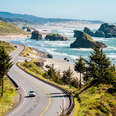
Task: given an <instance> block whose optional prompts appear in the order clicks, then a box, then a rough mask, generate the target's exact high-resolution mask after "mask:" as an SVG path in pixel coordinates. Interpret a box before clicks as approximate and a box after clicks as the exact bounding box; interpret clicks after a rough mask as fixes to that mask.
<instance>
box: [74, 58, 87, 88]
mask: <svg viewBox="0 0 116 116" xmlns="http://www.w3.org/2000/svg"><path fill="white" fill-rule="evenodd" d="M75 71H77V72H79V73H80V84H79V86H80V88H81V85H82V74H84V73H85V71H86V67H85V60H84V59H83V58H82V57H81V56H80V58H79V60H77V62H76V63H75Z"/></svg>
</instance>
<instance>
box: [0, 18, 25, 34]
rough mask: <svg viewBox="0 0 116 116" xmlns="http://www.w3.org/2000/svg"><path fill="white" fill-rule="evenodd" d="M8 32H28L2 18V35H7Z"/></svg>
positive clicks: (0, 25)
mask: <svg viewBox="0 0 116 116" xmlns="http://www.w3.org/2000/svg"><path fill="white" fill-rule="evenodd" d="M7 34H16V35H17V34H26V32H24V31H23V30H21V29H20V28H18V27H16V26H15V25H13V24H11V23H8V22H4V21H1V20H0V35H7Z"/></svg>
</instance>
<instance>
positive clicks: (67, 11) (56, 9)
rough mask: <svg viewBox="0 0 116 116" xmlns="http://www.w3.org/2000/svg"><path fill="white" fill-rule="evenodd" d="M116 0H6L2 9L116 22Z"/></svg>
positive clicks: (2, 3)
mask: <svg viewBox="0 0 116 116" xmlns="http://www.w3.org/2000/svg"><path fill="white" fill-rule="evenodd" d="M115 4H116V1H115V0H110V1H106V0H102V1H101V0H96V1H93V0H86V1H85V0H78V1H77V0H71V1H67V0H59V1H55V0H46V1H42V0H20V1H16V0H12V1H9V0H5V1H1V4H0V11H3V12H11V13H18V14H29V15H34V16H38V17H45V18H65V19H81V20H101V21H105V22H116V20H115V19H116V14H115V10H114V8H115Z"/></svg>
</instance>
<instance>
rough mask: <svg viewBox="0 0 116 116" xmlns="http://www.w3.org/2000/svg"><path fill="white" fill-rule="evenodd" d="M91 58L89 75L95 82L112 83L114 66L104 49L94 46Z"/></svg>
mask: <svg viewBox="0 0 116 116" xmlns="http://www.w3.org/2000/svg"><path fill="white" fill-rule="evenodd" d="M89 58H90V61H89V77H90V78H92V79H93V83H98V84H99V83H110V82H111V80H112V72H113V70H114V66H112V65H111V62H110V60H109V58H107V57H106V55H105V53H104V52H103V50H102V49H101V48H100V47H95V48H93V52H91V55H90V56H89Z"/></svg>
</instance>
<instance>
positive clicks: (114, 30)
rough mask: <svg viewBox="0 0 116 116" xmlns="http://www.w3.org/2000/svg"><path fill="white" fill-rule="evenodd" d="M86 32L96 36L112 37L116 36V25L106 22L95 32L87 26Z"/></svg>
mask: <svg viewBox="0 0 116 116" xmlns="http://www.w3.org/2000/svg"><path fill="white" fill-rule="evenodd" d="M84 32H86V33H87V34H89V35H91V36H95V37H105V38H111V37H116V26H115V25H110V24H108V23H104V24H102V25H101V26H100V28H99V29H98V30H97V31H96V32H95V33H94V32H92V31H91V30H90V29H89V28H85V29H84Z"/></svg>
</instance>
